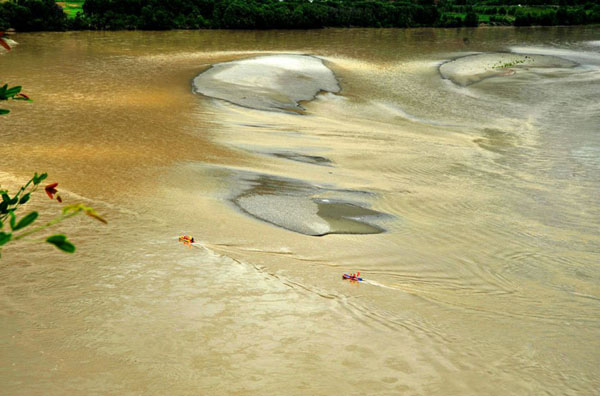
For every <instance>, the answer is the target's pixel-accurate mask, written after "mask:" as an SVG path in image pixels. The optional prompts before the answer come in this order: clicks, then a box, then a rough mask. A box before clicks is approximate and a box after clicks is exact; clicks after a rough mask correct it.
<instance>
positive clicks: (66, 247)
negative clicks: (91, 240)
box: [46, 234, 75, 253]
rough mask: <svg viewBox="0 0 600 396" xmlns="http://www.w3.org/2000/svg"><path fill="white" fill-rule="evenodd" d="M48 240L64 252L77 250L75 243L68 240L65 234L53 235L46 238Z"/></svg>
mask: <svg viewBox="0 0 600 396" xmlns="http://www.w3.org/2000/svg"><path fill="white" fill-rule="evenodd" d="M46 242H48V243H50V244H52V245H54V246H56V247H57V248H58V249H60V250H62V251H63V252H67V253H73V252H74V251H75V245H73V244H72V243H71V242H69V241H67V237H66V236H64V235H63V234H56V235H52V236H50V237H48V239H46Z"/></svg>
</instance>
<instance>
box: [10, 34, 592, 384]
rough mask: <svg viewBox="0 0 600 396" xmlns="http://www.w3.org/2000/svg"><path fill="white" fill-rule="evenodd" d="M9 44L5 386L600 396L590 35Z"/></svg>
mask: <svg viewBox="0 0 600 396" xmlns="http://www.w3.org/2000/svg"><path fill="white" fill-rule="evenodd" d="M14 38H15V39H16V40H17V41H18V42H19V43H20V45H19V46H17V47H16V48H15V49H14V51H11V52H10V53H4V54H2V55H0V65H1V68H2V76H1V79H2V80H3V81H5V82H7V83H9V84H10V85H16V84H19V85H22V86H23V87H24V92H26V93H27V94H28V95H29V96H31V97H32V98H33V99H34V102H33V103H23V102H14V103H8V104H7V105H6V106H5V107H10V109H11V110H12V111H11V113H10V115H8V116H3V117H2V118H1V119H0V139H1V140H0V164H1V167H0V183H1V184H2V187H3V188H4V187H9V188H14V187H16V186H19V185H20V183H23V182H24V181H26V180H27V178H28V177H29V176H30V175H31V174H33V172H36V171H37V172H41V171H47V172H49V174H50V178H49V181H57V182H59V186H58V188H59V190H60V191H61V193H62V196H63V199H65V201H67V202H84V203H85V204H87V205H90V206H93V207H94V208H95V209H97V210H98V212H100V213H101V214H102V215H103V216H104V217H106V218H107V219H108V221H109V224H108V225H107V226H103V225H101V224H99V223H98V224H97V223H95V222H93V221H91V220H90V219H88V218H81V219H79V218H78V219H76V220H74V221H71V222H70V223H68V224H65V225H64V226H63V227H61V231H64V232H66V233H67V235H69V237H70V239H72V240H73V242H74V243H75V244H76V245H77V252H76V254H74V255H72V256H70V255H66V254H62V253H60V252H58V251H55V250H53V249H52V247H50V246H48V245H45V244H43V243H24V244H22V245H17V244H14V245H12V247H11V245H7V246H8V247H7V248H5V249H3V251H2V260H1V261H0V290H1V292H0V339H1V340H2V343H1V344H0V356H1V359H0V362H1V363H0V384H1V385H0V393H1V394H6V395H64V394H86V395H89V394H118V395H134V394H170V395H198V394H202V395H223V394H239V395H273V394H285V395H341V394H344V395H365V394H368V395H461V396H463V395H474V396H475V395H541V394H549V395H593V394H597V393H598V389H600V370H599V369H598V367H600V352H599V351H600V286H599V285H600V201H599V199H598V197H599V196H600V127H599V126H600V46H599V45H598V43H599V42H600V32H599V31H598V29H594V28H593V27H576V28H524V29H513V28H478V29H435V30H434V29H409V30H394V29H383V30H379V29H351V30H346V29H324V30H315V31H255V32H250V31H194V32H193V31H185V32H184V31H176V32H77V33H35V34H18V35H15V36H14ZM304 81H305V82H306V84H304V83H303V82H304ZM28 205H31V207H32V208H40V209H41V211H42V214H43V216H44V217H49V216H51V214H52V213H54V212H56V211H58V208H59V206H53V205H58V204H57V203H55V202H52V201H49V200H48V198H47V197H46V196H45V194H43V193H38V196H37V197H36V198H35V199H34V200H32V202H31V204H28ZM40 221H42V220H40ZM182 234H188V235H193V236H194V237H195V238H196V239H197V240H198V241H199V243H197V244H196V245H195V247H194V248H187V247H184V246H183V245H181V244H179V243H178V242H177V237H178V236H179V235H182ZM356 271H360V272H361V276H363V277H364V278H365V279H366V282H363V283H360V284H356V283H350V282H348V281H344V280H342V279H341V276H342V274H343V273H346V272H356Z"/></svg>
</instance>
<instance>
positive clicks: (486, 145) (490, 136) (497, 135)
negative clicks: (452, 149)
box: [473, 128, 515, 154]
mask: <svg viewBox="0 0 600 396" xmlns="http://www.w3.org/2000/svg"><path fill="white" fill-rule="evenodd" d="M473 143H475V144H477V145H478V146H479V147H481V148H482V149H485V150H488V151H491V152H494V153H498V154H502V153H506V152H507V151H508V150H510V149H511V148H512V147H515V136H514V135H513V134H510V133H507V132H505V131H501V130H499V129H492V128H486V129H484V130H483V136H482V137H479V138H477V139H473Z"/></svg>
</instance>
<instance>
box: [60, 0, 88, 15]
mask: <svg viewBox="0 0 600 396" xmlns="http://www.w3.org/2000/svg"><path fill="white" fill-rule="evenodd" d="M83 2H84V1H57V2H56V4H58V5H59V6H60V7H61V8H62V9H63V11H64V12H65V14H67V17H68V18H75V15H77V13H78V12H81V13H82V14H83V10H82V8H81V7H83Z"/></svg>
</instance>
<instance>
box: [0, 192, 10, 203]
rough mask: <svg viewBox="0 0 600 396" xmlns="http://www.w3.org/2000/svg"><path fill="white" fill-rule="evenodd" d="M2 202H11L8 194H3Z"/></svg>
mask: <svg viewBox="0 0 600 396" xmlns="http://www.w3.org/2000/svg"><path fill="white" fill-rule="evenodd" d="M2 202H10V197H9V196H8V194H7V193H2Z"/></svg>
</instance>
